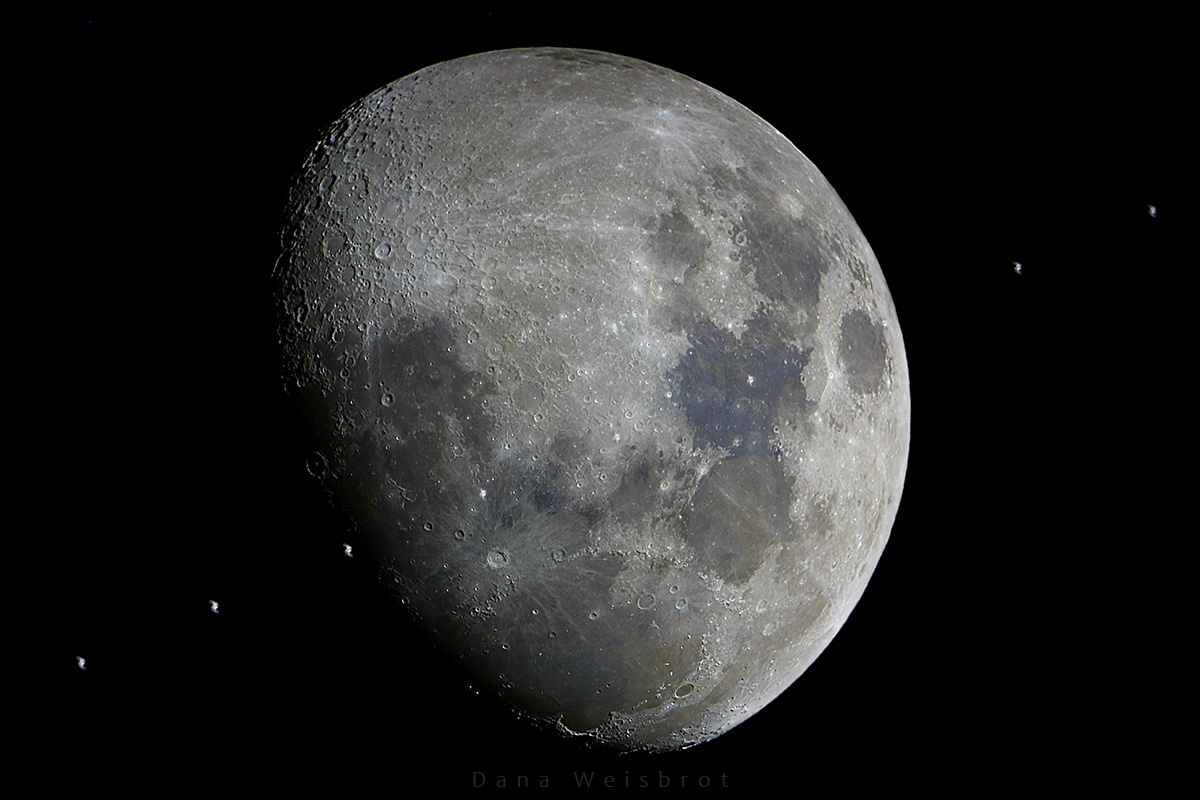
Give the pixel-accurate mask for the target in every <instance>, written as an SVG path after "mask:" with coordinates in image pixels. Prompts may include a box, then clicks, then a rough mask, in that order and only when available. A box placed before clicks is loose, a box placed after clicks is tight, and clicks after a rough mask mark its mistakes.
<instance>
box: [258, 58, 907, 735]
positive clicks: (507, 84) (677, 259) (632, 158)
mask: <svg viewBox="0 0 1200 800" xmlns="http://www.w3.org/2000/svg"><path fill="white" fill-rule="evenodd" d="M285 219H286V224H285V226H284V230H283V233H282V253H281V256H280V258H279V261H278V263H277V265H276V271H275V280H276V287H277V295H276V296H277V301H278V303H277V305H278V310H279V338H280V343H281V348H282V353H283V358H282V363H283V370H282V371H283V379H284V383H285V386H286V388H287V391H288V393H289V395H290V397H291V398H292V399H293V400H294V401H295V402H296V403H297V404H298V406H299V407H300V408H302V409H304V411H305V413H306V414H307V418H308V420H309V426H308V430H307V431H306V435H307V436H310V437H311V440H312V442H313V449H312V453H311V455H310V457H309V459H308V462H307V465H306V466H307V468H308V470H309V471H310V472H311V473H312V474H313V475H314V476H315V478H316V480H317V481H319V484H320V486H321V487H322V488H323V490H324V491H325V492H326V493H327V494H328V496H329V498H330V500H331V501H332V502H334V503H335V504H336V505H337V507H338V508H339V509H341V510H342V511H343V512H345V516H346V518H347V519H348V520H349V522H350V525H351V526H352V530H351V531H350V532H349V533H347V534H346V536H348V537H351V538H349V539H348V541H350V542H351V543H352V544H353V546H354V550H353V552H354V555H355V557H356V558H357V557H359V556H360V553H361V554H363V555H364V556H367V557H369V558H371V559H373V561H374V562H375V563H377V564H378V565H379V573H380V576H381V580H383V581H384V583H385V584H386V586H387V587H389V589H390V591H391V592H392V594H394V596H395V597H396V598H397V601H398V602H399V603H400V604H402V605H403V606H404V607H405V608H406V609H407V610H408V611H409V612H411V613H412V615H413V616H414V617H415V618H416V619H417V620H419V622H420V625H421V626H422V627H423V628H424V629H425V630H426V631H427V632H428V633H429V634H430V635H431V636H432V638H433V639H434V640H435V641H436V642H437V643H438V645H439V646H440V647H441V648H442V649H443V650H444V651H445V652H446V653H448V654H449V655H450V657H452V658H454V659H456V660H457V661H458V662H459V663H460V664H461V665H462V666H463V667H464V668H465V669H466V670H468V672H469V673H470V674H471V675H472V676H473V680H474V681H475V682H476V684H477V685H478V686H480V687H485V688H487V689H488V690H489V691H494V692H496V693H497V694H499V695H500V696H501V697H502V698H504V700H505V701H506V702H507V703H508V704H509V705H511V706H512V707H513V708H515V709H516V710H518V711H519V712H520V713H521V714H522V715H524V716H526V717H528V718H529V719H531V720H533V721H535V722H537V723H540V724H543V725H546V726H550V727H553V728H554V729H556V730H558V731H559V732H561V733H562V734H564V735H567V736H579V737H584V738H586V739H587V740H589V741H594V742H598V743H600V744H602V745H604V746H607V747H611V748H613V749H616V750H620V751H668V750H676V749H680V748H684V747H689V746H692V745H695V744H698V743H701V742H704V741H707V740H710V739H712V738H714V737H716V736H718V735H720V734H721V733H723V732H725V731H727V730H729V729H730V728H732V727H733V726H735V725H737V724H739V723H740V722H742V721H744V720H746V719H747V718H749V717H750V716H751V715H753V714H754V713H755V712H757V711H758V710H760V709H761V708H763V707H764V706H765V705H766V704H767V703H769V702H770V701H771V700H772V699H773V698H775V697H776V696H778V695H779V694H780V693H781V692H782V691H783V690H784V689H786V688H787V687H788V686H789V685H790V684H792V683H793V682H794V681H795V680H796V679H797V677H799V676H800V674H801V673H802V672H804V670H805V669H806V668H807V667H808V666H809V665H810V664H811V663H812V662H813V660H814V659H815V658H816V657H817V656H818V655H819V654H820V652H821V651H822V650H823V649H824V648H825V646H826V645H827V644H828V643H829V641H830V640H831V639H832V638H833V636H834V635H835V634H836V633H837V631H838V630H839V628H840V627H841V626H842V624H843V623H844V622H845V621H846V618H847V616H848V615H849V613H850V611H851V609H852V608H853V607H854V605H855V603H856V602H857V601H858V599H859V598H860V597H861V595H862V593H863V591H864V589H865V587H866V585H867V581H868V580H869V578H870V577H871V574H872V572H873V571H874V569H875V566H876V564H877V563H878V561H879V558H880V555H881V553H882V551H883V548H884V545H885V543H886V542H887V539H888V535H889V532H890V530H891V527H892V523H893V521H894V519H895V516H896V511H897V507H898V504H899V500H900V495H901V490H902V487H903V483H904V474H905V467H906V463H907V456H908V446H909V427H910V426H909V419H910V402H909V378H908V368H907V362H906V359H905V352H904V342H903V338H902V336H901V331H900V326H899V323H898V321H897V317H896V310H895V307H894V304H893V302H892V298H891V296H890V294H889V292H888V289H887V285H886V283H885V281H884V277H883V274H882V273H881V271H880V268H879V265H878V263H877V260H876V258H875V255H874V253H873V252H872V250H871V247H870V245H869V244H868V243H867V241H866V239H865V238H864V236H863V234H862V232H861V231H860V230H859V228H858V226H857V225H856V223H855V222H854V219H853V218H852V216H851V215H850V213H849V211H848V210H847V208H846V206H845V205H844V204H843V203H842V201H841V200H840V199H839V198H838V196H837V194H836V192H835V191H834V190H833V188H832V187H831V186H830V185H829V183H828V182H827V181H826V180H825V179H824V178H823V177H822V175H821V174H820V172H819V171H818V170H817V169H816V167H815V166H814V165H813V164H812V162H811V161H809V160H808V159H807V158H806V157H805V156H804V155H802V154H801V153H800V151H799V150H797V149H796V147H795V146H794V145H793V144H792V143H791V142H790V141H788V139H786V138H785V137H784V136H783V135H782V134H781V133H779V131H777V130H775V129H774V128H773V127H772V126H771V125H770V124H768V123H767V122H766V121H764V120H762V119H761V118H759V117H758V116H756V115H755V114H754V113H752V112H751V111H750V110H748V109H747V108H745V107H744V106H742V105H740V104H738V103H737V102H735V101H734V100H732V99H730V98H728V97H726V96H724V95H723V94H721V93H719V92H717V91H715V90H713V89H711V88H709V87H708V86H705V85H703V84H701V83H699V82H697V81H695V80H692V79H690V78H687V77H685V76H683V75H680V74H678V73H676V72H673V71H671V70H668V69H664V68H662V67H658V66H655V65H652V64H649V63H646V62H643V61H638V60H635V59H632V58H626V57H622V56H617V55H612V54H607V53H601V52H594V51H584V50H571V49H553V48H534V49H519V50H505V51H498V52H490V53H483V54H480V55H474V56H470V57H466V58H460V59H456V60H453V61H448V62H445V63H441V64H436V65H434V66H431V67H428V68H427V69H423V70H421V71H419V72H416V73H414V74H412V75H409V76H407V77H405V78H402V79H400V80H398V81H396V82H394V83H392V84H389V85H388V86H385V87H383V88H382V89H380V90H379V91H377V92H375V93H373V94H371V95H369V96H368V97H365V98H363V99H362V100H361V101H359V102H357V103H356V104H354V105H353V106H352V107H351V108H349V109H348V110H347V111H346V112H345V113H344V114H343V115H342V116H341V118H340V119H339V120H337V121H336V122H335V123H334V124H333V125H332V126H331V127H330V128H329V129H328V131H327V133H326V134H325V135H324V136H323V137H322V139H321V141H320V142H319V143H318V144H317V145H316V146H315V148H314V149H313V150H312V152H311V153H310V155H309V156H308V157H307V159H306V160H305V162H304V164H303V166H302V168H301V169H300V171H299V173H298V176H297V178H296V180H295V182H294V185H293V186H292V189H291V192H290V195H289V200H288V205H287V209H286V215H285ZM331 535H336V536H338V537H342V532H340V531H339V532H331ZM337 541H338V542H339V543H340V542H343V541H347V539H346V538H345V537H342V538H338V539H337ZM349 546H350V545H347V547H349Z"/></svg>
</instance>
